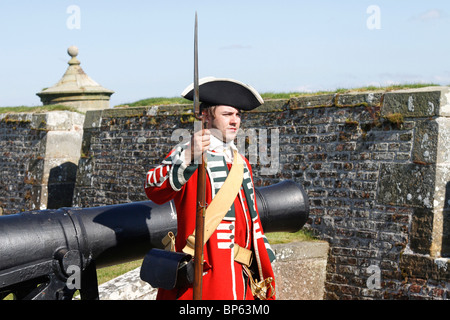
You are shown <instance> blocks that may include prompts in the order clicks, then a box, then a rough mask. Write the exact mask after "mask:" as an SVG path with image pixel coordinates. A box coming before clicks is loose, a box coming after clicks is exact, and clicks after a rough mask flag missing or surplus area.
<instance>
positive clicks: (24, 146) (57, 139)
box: [0, 111, 84, 214]
mask: <svg viewBox="0 0 450 320" xmlns="http://www.w3.org/2000/svg"><path fill="white" fill-rule="evenodd" d="M83 122H84V115H82V114H80V113H76V112H68V111H54V112H48V113H35V114H32V113H18V114H2V115H0V148H1V156H2V157H1V161H0V170H1V181H0V214H1V213H3V214H11V213H17V212H20V211H25V210H36V209H37V210H39V209H47V208H48V209H56V208H60V207H63V206H69V207H70V206H71V205H72V197H73V189H74V186H75V178H76V173H77V167H78V160H79V158H80V146H81V139H82V135H83V130H82V129H83Z"/></svg>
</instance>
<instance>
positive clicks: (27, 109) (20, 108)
mask: <svg viewBox="0 0 450 320" xmlns="http://www.w3.org/2000/svg"><path fill="white" fill-rule="evenodd" d="M49 111H72V112H77V110H76V109H75V108H74V107H69V106H64V105H59V104H55V105H47V106H37V107H27V106H17V107H0V114H2V113H21V112H26V113H29V112H32V113H43V112H49Z"/></svg>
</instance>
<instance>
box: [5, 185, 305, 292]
mask: <svg viewBox="0 0 450 320" xmlns="http://www.w3.org/2000/svg"><path fill="white" fill-rule="evenodd" d="M256 201H257V204H258V207H259V212H260V216H261V223H262V225H263V228H264V230H265V232H266V233H267V232H279V231H285V232H295V231H298V230H300V229H301V228H302V227H303V225H304V224H305V223H306V220H307V218H308V215H309V205H308V198H307V196H306V193H305V192H304V190H303V189H302V188H301V186H299V185H298V184H296V183H294V182H292V181H284V182H280V183H278V184H275V185H272V186H268V187H262V188H257V189H256ZM176 229H177V220H176V212H175V207H174V205H173V203H172V202H168V203H165V204H163V205H157V204H155V203H153V202H151V201H141V202H134V203H128V204H119V205H110V206H102V207H93V208H60V209H56V210H40V211H29V212H23V213H18V214H14V215H7V216H1V217H0V300H2V299H3V298H4V297H6V296H7V295H9V294H10V293H13V294H14V296H15V298H16V299H23V300H29V299H34V300H68V299H72V297H73V294H74V293H75V291H76V290H77V289H79V290H80V294H81V299H85V300H91V299H92V300H93V299H98V285H97V271H96V270H97V268H103V267H106V266H110V265H115V264H120V263H123V262H128V261H134V260H139V259H142V258H143V257H144V256H145V254H146V253H147V252H148V251H149V250H150V249H152V248H162V247H163V245H162V243H161V240H162V238H163V237H164V236H166V235H167V233H168V232H169V231H172V232H174V233H175V232H176Z"/></svg>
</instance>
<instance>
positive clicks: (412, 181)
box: [377, 163, 436, 208]
mask: <svg viewBox="0 0 450 320" xmlns="http://www.w3.org/2000/svg"><path fill="white" fill-rule="evenodd" d="M435 177H436V168H435V167H434V166H426V165H418V164H414V163H412V164H399V163H383V164H381V166H380V178H379V187H378V197H377V198H378V201H379V202H381V203H384V204H387V205H406V206H412V207H423V208H432V207H433V200H434V186H435Z"/></svg>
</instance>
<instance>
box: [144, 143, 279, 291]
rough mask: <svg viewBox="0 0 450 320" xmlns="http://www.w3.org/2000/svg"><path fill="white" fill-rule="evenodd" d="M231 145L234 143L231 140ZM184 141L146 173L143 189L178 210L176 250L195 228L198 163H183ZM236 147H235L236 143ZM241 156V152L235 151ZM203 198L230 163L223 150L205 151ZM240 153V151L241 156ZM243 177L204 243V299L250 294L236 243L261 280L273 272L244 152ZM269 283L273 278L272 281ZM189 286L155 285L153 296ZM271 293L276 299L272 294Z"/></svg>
mask: <svg viewBox="0 0 450 320" xmlns="http://www.w3.org/2000/svg"><path fill="white" fill-rule="evenodd" d="M233 147H234V145H233ZM185 148H186V145H181V146H178V147H177V148H176V149H174V150H173V151H172V152H171V153H170V154H169V155H168V156H167V157H166V159H164V161H163V162H162V163H161V164H160V165H159V166H157V167H156V168H154V169H151V170H150V171H148V173H147V177H146V181H145V192H146V194H147V196H148V198H149V199H150V200H152V201H153V202H155V203H157V204H162V203H165V202H167V201H170V200H173V202H174V204H175V207H176V211H177V223H178V230H177V235H176V241H175V250H176V251H179V252H181V250H182V249H183V248H184V246H185V245H186V239H187V237H188V236H189V235H190V234H192V233H193V232H194V229H195V212H196V201H197V167H198V165H196V164H191V165H189V166H186V165H185V164H184V163H183V159H184V152H183V150H184V149H185ZM234 148H235V147H234ZM239 156H241V155H239ZM207 158H208V161H207V177H208V178H207V181H208V182H209V183H206V201H207V203H210V202H211V199H212V198H213V197H214V195H215V194H216V193H217V191H218V190H219V189H220V187H221V185H222V184H223V182H224V181H225V179H226V176H227V173H228V170H229V169H230V168H231V163H227V162H226V161H225V157H224V154H223V153H221V152H212V151H208V152H207ZM243 158H244V157H243ZM244 160H245V165H244V181H243V184H242V186H241V190H240V192H239V194H238V196H237V197H236V199H235V201H234V204H233V206H232V207H231V208H230V210H229V212H228V213H227V215H226V216H225V218H224V219H223V220H222V222H221V223H220V224H219V226H218V227H217V229H216V231H215V232H214V233H213V235H212V236H211V237H210V239H209V240H208V242H207V243H206V244H205V247H204V273H203V274H204V275H203V283H202V298H203V299H205V300H222V299H223V300H242V299H253V296H252V293H251V290H250V287H249V281H248V279H247V278H246V277H244V273H243V268H242V265H241V264H240V263H238V262H235V261H234V245H235V244H238V245H239V246H241V247H243V248H246V249H249V250H252V251H253V260H254V261H255V262H256V265H257V268H255V269H257V271H256V274H255V275H254V276H253V277H254V278H256V279H255V280H257V279H259V281H261V280H263V279H266V278H268V277H272V278H274V275H273V270H272V266H271V262H272V261H273V260H275V255H274V253H273V251H272V249H271V248H270V245H269V243H268V241H267V239H266V237H265V236H264V232H263V230H262V227H261V221H260V218H259V214H258V211H257V207H256V201H255V195H254V190H253V177H252V171H251V167H250V164H249V162H248V160H247V159H246V158H244ZM272 285H273V287H275V284H274V283H273V282H272ZM192 298H193V289H192V287H188V288H184V289H173V290H164V289H159V290H158V296H157V299H192ZM271 299H275V295H273V296H272V298H271Z"/></svg>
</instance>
